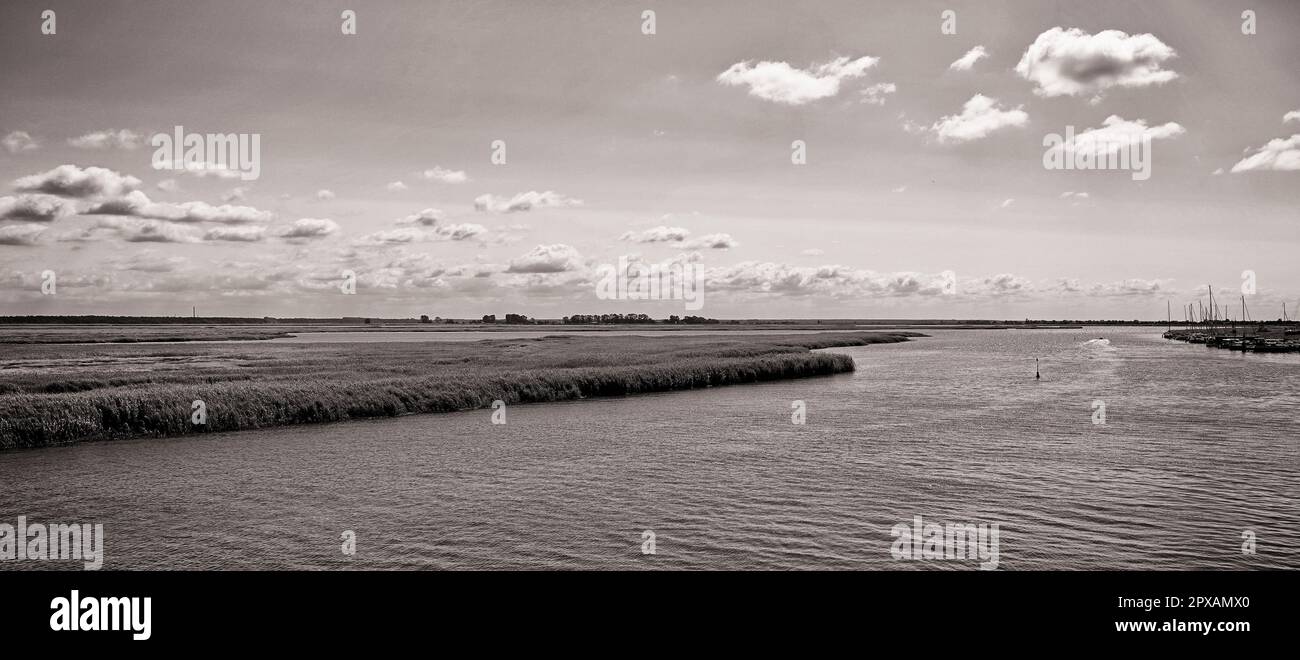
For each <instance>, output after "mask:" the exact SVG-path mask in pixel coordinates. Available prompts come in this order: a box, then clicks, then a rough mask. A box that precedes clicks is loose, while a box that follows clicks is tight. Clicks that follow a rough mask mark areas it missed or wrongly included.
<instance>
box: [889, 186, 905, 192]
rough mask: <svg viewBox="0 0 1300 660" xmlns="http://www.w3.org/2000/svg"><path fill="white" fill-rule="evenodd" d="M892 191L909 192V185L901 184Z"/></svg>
mask: <svg viewBox="0 0 1300 660" xmlns="http://www.w3.org/2000/svg"><path fill="white" fill-rule="evenodd" d="M891 192H896V193H903V192H907V186H899V187H897V188H894V189H893V190H892V191H891Z"/></svg>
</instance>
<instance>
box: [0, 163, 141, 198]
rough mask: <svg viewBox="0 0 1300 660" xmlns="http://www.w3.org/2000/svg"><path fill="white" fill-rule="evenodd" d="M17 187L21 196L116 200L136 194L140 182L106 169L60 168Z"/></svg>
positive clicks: (17, 183)
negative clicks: (133, 191)
mask: <svg viewBox="0 0 1300 660" xmlns="http://www.w3.org/2000/svg"><path fill="white" fill-rule="evenodd" d="M13 185H14V188H15V189H16V190H18V191H19V192H37V193H46V194H49V195H58V196H60V197H77V198H87V197H116V196H118V195H122V194H124V193H127V192H130V191H132V190H135V189H136V188H137V187H139V186H140V180H139V179H137V178H135V177H133V176H124V175H121V174H118V173H117V172H114V171H113V170H109V169H105V168H102V167H87V168H86V169H84V170H83V169H81V168H80V167H77V166H76V165H60V166H58V167H56V168H54V169H52V170H50V171H48V172H43V173H41V174H33V175H31V176H25V177H22V178H19V179H16V180H15V181H14V182H13Z"/></svg>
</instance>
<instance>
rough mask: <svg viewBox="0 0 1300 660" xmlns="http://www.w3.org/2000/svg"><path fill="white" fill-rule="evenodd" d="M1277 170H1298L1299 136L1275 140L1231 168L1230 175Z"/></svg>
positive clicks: (1299, 160) (1299, 168)
mask: <svg viewBox="0 0 1300 660" xmlns="http://www.w3.org/2000/svg"><path fill="white" fill-rule="evenodd" d="M1263 170H1278V171H1289V172H1293V171H1296V170H1300V134H1296V135H1292V136H1291V137H1289V138H1275V139H1272V140H1269V141H1268V144H1266V145H1264V146H1262V147H1260V148H1258V149H1256V150H1255V153H1253V154H1251V155H1249V156H1246V157H1245V158H1243V159H1241V160H1240V161H1238V162H1237V164H1236V165H1233V166H1232V170H1231V171H1232V173H1233V174H1238V173H1241V172H1252V171H1263Z"/></svg>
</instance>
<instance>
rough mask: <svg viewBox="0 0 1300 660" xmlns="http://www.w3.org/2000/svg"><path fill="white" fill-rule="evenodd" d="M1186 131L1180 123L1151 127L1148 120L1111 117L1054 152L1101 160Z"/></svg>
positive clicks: (1174, 136)
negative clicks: (1108, 155)
mask: <svg viewBox="0 0 1300 660" xmlns="http://www.w3.org/2000/svg"><path fill="white" fill-rule="evenodd" d="M1186 132H1187V130H1186V129H1184V128H1183V127H1182V126H1181V125H1180V124H1177V123H1175V122H1172V121H1171V122H1166V123H1164V124H1160V125H1158V126H1150V127H1148V126H1147V122H1146V120H1145V119H1134V120H1132V121H1130V120H1128V119H1124V118H1123V117H1121V116H1119V115H1111V116H1109V117H1107V118H1106V119H1105V120H1104V121H1102V122H1101V126H1100V127H1098V128H1089V129H1087V130H1084V131H1083V132H1081V133H1077V134H1075V136H1074V141H1073V142H1065V141H1064V140H1062V142H1061V144H1059V145H1057V146H1055V147H1052V150H1054V151H1074V152H1084V153H1091V154H1093V155H1094V157H1099V156H1104V155H1107V154H1112V153H1115V152H1117V151H1119V150H1120V149H1127V148H1129V146H1131V145H1134V144H1138V143H1140V142H1141V141H1142V140H1143V139H1149V140H1168V139H1172V138H1176V137H1178V136H1180V135H1182V134H1184V133H1186Z"/></svg>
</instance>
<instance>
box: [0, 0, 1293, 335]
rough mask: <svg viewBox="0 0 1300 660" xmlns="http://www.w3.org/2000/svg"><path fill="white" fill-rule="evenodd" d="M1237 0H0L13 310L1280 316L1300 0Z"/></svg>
mask: <svg viewBox="0 0 1300 660" xmlns="http://www.w3.org/2000/svg"><path fill="white" fill-rule="evenodd" d="M1250 7H1251V8H1252V10H1253V11H1254V12H1255V15H1254V17H1253V19H1251V20H1247V19H1245V18H1243V16H1242V8H1241V7H1238V6H1236V5H1235V4H1233V3H1222V2H1209V1H1204V2H1193V1H1190V0H1170V1H1168V2H1159V1H1150V2H1142V3H1132V2H1128V1H1115V2H1107V1H1104V0H1103V1H1093V2H1086V3H1084V2H1080V3H1064V2H1028V1H1025V2H996V1H989V0H981V1H980V2H952V1H944V2H933V3H932V2H924V1H914V2H867V1H862V0H852V1H846V2H816V3H791V2H776V1H773V2H764V1H746V2H716V3H712V2H711V3H701V2H662V1H659V2H654V1H650V0H638V1H635V2H624V1H614V2H591V1H589V2H564V1H554V2H545V3H541V2H495V1H491V0H476V1H475V2H428V1H418V2H374V1H367V2H364V3H354V2H350V1H341V2H274V3H268V2H255V1H244V0H236V1H232V2H221V3H203V4H199V3H155V2H129V1H122V0H104V1H100V2H94V3H85V2H71V1H58V0H43V1H42V2H26V1H21V0H20V1H10V2H5V3H3V4H0V61H2V62H3V66H2V67H0V90H3V92H2V93H0V139H2V140H3V146H0V315H25V314H120V315H168V316H173V315H189V314H190V313H191V309H192V308H194V307H197V309H198V313H199V315H200V316H203V315H207V316H277V317H295V316H327V317H338V316H375V317H413V316H418V315H420V314H428V315H429V316H442V317H449V318H450V317H454V318H466V317H473V318H476V317H478V316H481V315H483V314H497V315H498V316H501V315H504V314H505V313H507V312H511V313H520V314H525V315H528V316H534V317H537V318H558V317H560V316H565V315H570V314H591V313H606V312H617V313H646V314H650V315H651V316H655V317H663V316H667V315H668V314H683V313H693V314H699V315H703V316H710V317H715V318H981V319H1020V318H1035V319H1085V318H1100V319H1134V318H1142V319H1159V318H1163V317H1164V316H1165V314H1166V305H1167V304H1169V305H1171V306H1172V309H1173V316H1174V317H1175V318H1176V319H1181V318H1182V312H1181V310H1182V308H1183V306H1184V305H1185V304H1187V303H1195V302H1196V301H1197V300H1200V301H1202V302H1206V301H1208V299H1207V298H1206V295H1205V294H1206V286H1207V285H1212V286H1214V288H1215V291H1216V297H1217V298H1219V299H1220V300H1224V301H1225V304H1229V303H1230V307H1231V309H1232V311H1233V314H1234V315H1239V314H1240V312H1239V311H1238V310H1239V307H1240V297H1241V296H1242V295H1243V290H1245V291H1251V290H1253V293H1251V294H1250V295H1247V296H1246V304H1247V305H1248V306H1249V308H1250V313H1251V315H1252V317H1253V318H1270V319H1271V318H1277V317H1280V316H1281V312H1282V310H1281V308H1282V304H1283V303H1284V302H1285V303H1286V304H1287V309H1288V311H1289V313H1290V314H1291V316H1292V317H1293V318H1294V317H1295V316H1296V315H1297V314H1298V312H1297V311H1296V308H1297V307H1298V306H1300V259H1297V256H1298V253H1297V247H1298V246H1300V227H1298V226H1297V220H1298V219H1300V218H1298V216H1300V214H1298V213H1297V209H1298V208H1300V185H1297V183H1298V182H1300V67H1297V63H1298V62H1300V41H1298V40H1296V39H1295V38H1294V35H1295V34H1296V32H1297V30H1298V29H1300V3H1294V2H1253V3H1250ZM46 10H50V11H53V12H54V17H53V25H52V26H51V25H50V21H49V20H48V18H43V16H42V12H44V11H46ZM345 10H351V11H353V12H354V15H355V20H354V21H351V22H349V21H347V19H345V17H344V12H345ZM647 11H650V12H653V19H652V20H651V18H650V15H649V14H646V12H647ZM946 11H951V12H952V13H951V14H945V12H946ZM345 22H348V23H350V24H351V25H355V30H354V32H355V33H354V34H345V33H344V32H345V28H346V27H349V26H347V25H345ZM651 22H652V23H653V24H652V25H651ZM1247 23H1250V25H1249V27H1247V25H1246V24H1247ZM51 27H52V28H53V30H52V31H53V34H46V33H45V32H49V31H50V28H51ZM651 28H652V29H651ZM1289 113H1290V114H1289ZM178 126H179V127H183V128H182V131H183V132H184V133H185V134H189V133H196V134H201V135H202V134H209V133H212V134H223V135H225V134H235V135H244V136H254V135H255V136H257V138H258V140H259V151H258V159H257V166H258V167H257V175H258V176H257V178H255V179H252V178H241V177H240V176H239V174H238V173H237V172H234V171H213V170H212V169H210V168H206V169H201V168H198V167H190V168H189V169H186V168H185V167H184V165H183V163H180V162H161V163H160V162H158V161H159V158H158V154H156V153H155V152H156V151H157V149H156V148H155V144H156V143H155V142H153V136H155V134H167V135H172V134H174V132H175V131H176V130H177V127H178ZM1067 130H1070V131H1072V134H1073V135H1075V136H1076V138H1075V145H1076V147H1077V149H1078V150H1081V151H1088V150H1089V149H1093V150H1104V149H1106V148H1108V147H1107V146H1106V145H1115V144H1119V145H1130V144H1131V145H1136V147H1135V148H1139V147H1140V148H1146V149H1147V150H1146V152H1145V153H1146V154H1147V155H1148V156H1149V163H1150V170H1149V172H1148V173H1149V177H1147V178H1141V177H1140V175H1139V173H1137V172H1134V171H1130V170H1114V169H1112V170H1094V171H1083V170H1077V169H1072V170H1064V169H1059V168H1056V169H1052V168H1049V167H1047V166H1046V165H1045V155H1047V154H1046V152H1048V151H1050V150H1051V147H1049V146H1047V144H1046V143H1045V139H1048V137H1049V136H1051V135H1053V134H1056V135H1061V136H1065V135H1066V134H1067ZM1143 136H1145V137H1146V138H1147V142H1146V143H1145V144H1146V145H1148V147H1149V148H1147V147H1143V145H1144V143H1143V141H1142V139H1141V138H1142V137H1143ZM796 141H801V142H800V143H798V144H799V146H797V147H796V146H795V145H796ZM1097 145H1102V146H1097ZM796 152H801V153H796ZM494 156H495V161H494ZM799 156H802V158H799ZM167 160H168V161H170V159H167ZM796 161H800V162H796ZM155 165H162V166H163V167H155ZM620 257H626V258H627V260H628V261H630V262H632V263H639V264H644V265H649V264H661V265H670V264H677V265H679V266H680V265H683V264H687V265H690V266H691V267H693V268H696V269H698V271H699V272H700V273H702V277H703V278H704V288H703V291H704V296H703V307H702V308H701V309H700V310H698V311H689V310H685V309H684V307H683V304H682V301H681V300H608V299H601V298H600V297H599V296H598V295H597V287H596V283H597V281H598V279H599V277H600V273H601V272H602V271H601V268H602V267H604V266H606V265H609V264H616V263H618V260H619V258H620ZM1247 271H1249V273H1250V274H1251V275H1244V274H1245V273H1246V272H1247ZM50 272H52V273H53V275H54V278H55V279H54V282H55V284H56V286H55V288H54V290H53V291H52V292H48V293H47V292H43V289H42V284H43V283H44V282H46V281H47V280H48V279H49V278H48V277H47V275H48V274H49V273H50ZM349 273H351V274H354V275H355V289H354V291H355V293H345V292H344V290H345V288H346V287H345V286H342V283H343V282H344V281H345V279H346V278H347V277H348V274H349ZM1243 277H1246V279H1248V280H1249V284H1251V285H1253V289H1251V288H1248V287H1247V286H1246V284H1247V283H1246V282H1245V280H1243Z"/></svg>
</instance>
